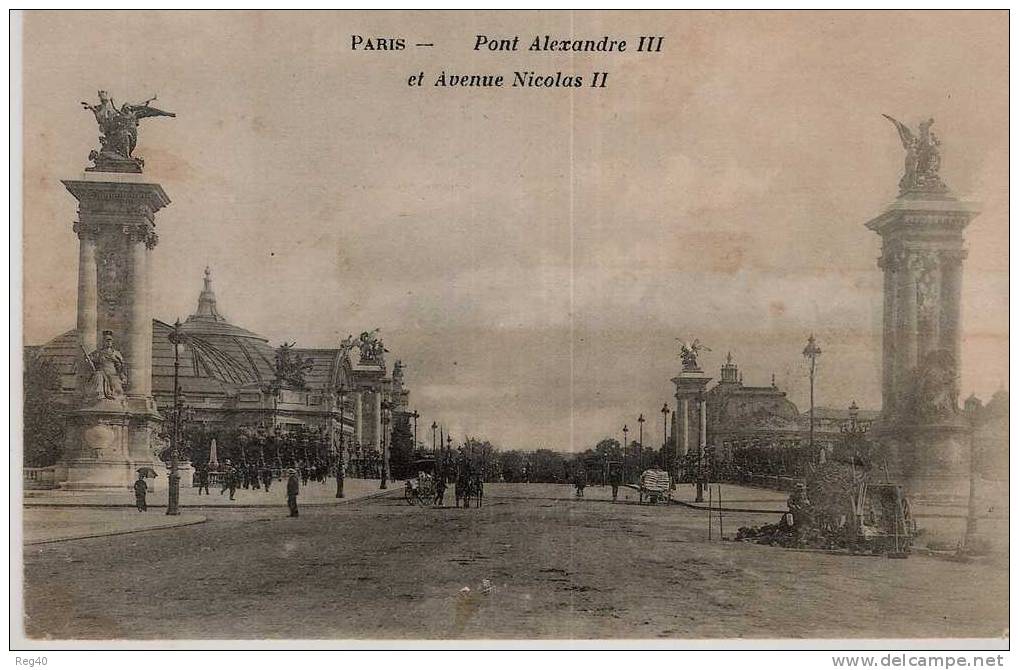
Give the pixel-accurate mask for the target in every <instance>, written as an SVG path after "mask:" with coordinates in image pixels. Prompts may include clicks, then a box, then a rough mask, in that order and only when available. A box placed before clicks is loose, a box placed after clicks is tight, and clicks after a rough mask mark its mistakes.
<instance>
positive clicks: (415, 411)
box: [407, 410, 421, 453]
mask: <svg viewBox="0 0 1019 670" xmlns="http://www.w3.org/2000/svg"><path fill="white" fill-rule="evenodd" d="M407 416H409V417H410V418H412V419H414V452H415V453H418V417H420V416H421V415H420V414H418V411H417V410H414V413H413V414H408V415H407Z"/></svg>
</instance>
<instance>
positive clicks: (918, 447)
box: [876, 421, 971, 507]
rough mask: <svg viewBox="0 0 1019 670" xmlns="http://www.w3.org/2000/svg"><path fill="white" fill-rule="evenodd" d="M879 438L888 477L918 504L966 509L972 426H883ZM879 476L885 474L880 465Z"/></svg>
mask: <svg viewBox="0 0 1019 670" xmlns="http://www.w3.org/2000/svg"><path fill="white" fill-rule="evenodd" d="M876 437H877V440H878V442H879V443H880V445H881V447H882V449H883V450H884V456H885V457H886V459H887V475H886V477H887V478H889V479H891V480H892V481H894V482H895V483H898V484H901V485H902V487H903V488H904V489H905V491H906V494H907V495H908V496H909V497H910V498H911V499H912V500H914V501H915V502H918V503H924V504H934V505H951V506H963V507H965V506H966V504H967V501H968V498H969V479H970V444H971V436H970V429H969V426H968V425H966V424H965V423H961V422H956V421H946V422H943V423H938V424H935V423H932V424H929V425H905V424H899V425H890V426H887V425H886V426H879V427H878V428H877V430H876ZM876 471H877V473H879V475H884V474H885V468H884V467H883V464H882V463H881V462H880V461H878V462H877V469H876Z"/></svg>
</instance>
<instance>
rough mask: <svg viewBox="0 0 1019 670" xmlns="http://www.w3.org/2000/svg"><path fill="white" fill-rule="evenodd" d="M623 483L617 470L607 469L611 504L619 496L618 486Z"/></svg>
mask: <svg viewBox="0 0 1019 670" xmlns="http://www.w3.org/2000/svg"><path fill="white" fill-rule="evenodd" d="M622 482H623V476H622V473H621V472H620V471H619V468H609V485H610V486H612V502H616V496H618V495H619V485H620V484H621V483H622Z"/></svg>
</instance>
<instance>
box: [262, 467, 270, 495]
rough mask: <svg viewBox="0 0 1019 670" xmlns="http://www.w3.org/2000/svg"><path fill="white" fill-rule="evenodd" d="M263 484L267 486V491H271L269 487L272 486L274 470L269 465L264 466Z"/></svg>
mask: <svg viewBox="0 0 1019 670" xmlns="http://www.w3.org/2000/svg"><path fill="white" fill-rule="evenodd" d="M262 484H263V485H264V486H265V492H266V493H268V492H269V487H270V486H272V470H270V469H269V468H267V467H263V468H262Z"/></svg>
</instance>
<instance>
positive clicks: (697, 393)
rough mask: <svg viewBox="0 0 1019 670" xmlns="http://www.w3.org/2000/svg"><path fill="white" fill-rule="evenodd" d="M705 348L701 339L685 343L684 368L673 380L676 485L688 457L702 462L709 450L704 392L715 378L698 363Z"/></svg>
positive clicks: (699, 490)
mask: <svg viewBox="0 0 1019 670" xmlns="http://www.w3.org/2000/svg"><path fill="white" fill-rule="evenodd" d="M703 348H704V347H702V346H701V345H700V342H699V341H698V340H694V342H693V344H692V345H689V346H688V345H686V344H683V348H682V351H681V353H680V358H682V360H683V368H682V370H681V371H680V373H679V374H678V375H677V376H675V377H673V379H672V383H673V384H675V385H676V395H675V397H676V413H675V417H674V421H675V423H674V424H673V428H672V434H673V435H674V436H675V437H676V445H675V449H676V451H675V453H674V454H673V471H672V472H671V473H670V474H671V475H672V477H673V481H674V482H675V481H677V480H678V479H679V476H680V473H681V468H682V465H683V461H684V459H685V458H687V456H688V454H690V453H693V454H696V455H697V456H698V462H700V459H702V458H703V457H704V451H705V448H706V447H707V436H708V413H707V399H706V397H705V395H704V391H705V389H706V388H707V386H708V382H710V381H711V377H709V376H707V375H706V374H704V370H703V369H702V368H701V366H700V363H698V361H697V356H698V354H699V352H700V351H701V350H702V349H703ZM698 481H699V480H698ZM697 491H698V498H700V494H701V493H702V491H701V489H700V485H698V489H697Z"/></svg>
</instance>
